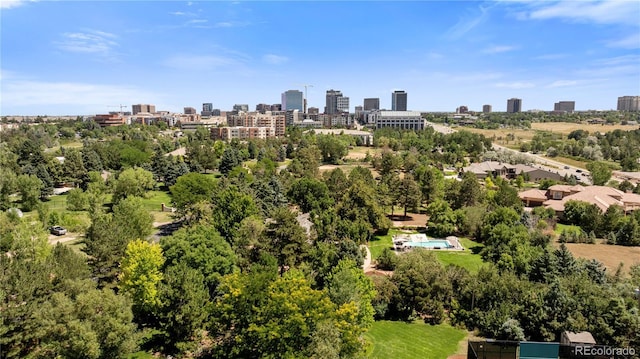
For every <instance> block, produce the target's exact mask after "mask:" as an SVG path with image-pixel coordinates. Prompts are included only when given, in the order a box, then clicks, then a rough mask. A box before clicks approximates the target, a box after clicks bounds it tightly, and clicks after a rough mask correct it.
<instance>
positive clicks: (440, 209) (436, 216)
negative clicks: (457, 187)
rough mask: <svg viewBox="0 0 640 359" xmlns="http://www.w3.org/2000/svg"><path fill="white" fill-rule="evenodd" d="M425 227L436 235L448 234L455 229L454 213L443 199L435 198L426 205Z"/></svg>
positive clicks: (443, 235)
mask: <svg viewBox="0 0 640 359" xmlns="http://www.w3.org/2000/svg"><path fill="white" fill-rule="evenodd" d="M427 214H428V215H429V222H428V223H427V229H428V230H429V232H430V233H431V234H433V235H434V236H436V237H445V236H449V235H451V234H453V233H455V231H456V215H455V212H454V211H453V210H452V209H451V207H449V203H447V202H446V201H445V200H442V199H437V200H435V201H432V202H431V203H430V204H429V205H428V206H427Z"/></svg>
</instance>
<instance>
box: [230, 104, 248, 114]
mask: <svg viewBox="0 0 640 359" xmlns="http://www.w3.org/2000/svg"><path fill="white" fill-rule="evenodd" d="M233 110H234V111H238V112H240V111H242V112H249V105H246V104H240V105H238V104H236V105H233Z"/></svg>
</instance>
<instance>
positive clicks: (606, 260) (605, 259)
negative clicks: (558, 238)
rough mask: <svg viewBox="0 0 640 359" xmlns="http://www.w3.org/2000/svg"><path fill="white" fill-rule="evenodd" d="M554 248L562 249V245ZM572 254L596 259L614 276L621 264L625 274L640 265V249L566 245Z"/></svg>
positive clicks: (555, 244)
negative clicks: (632, 267) (633, 266)
mask: <svg viewBox="0 0 640 359" xmlns="http://www.w3.org/2000/svg"><path fill="white" fill-rule="evenodd" d="M553 245H554V247H560V243H554V244H553ZM566 246H567V248H568V249H569V251H571V253H572V254H573V255H574V256H576V257H579V258H585V259H596V260H598V261H600V262H602V264H604V266H605V267H607V273H610V274H613V273H615V272H616V270H617V269H618V266H619V265H620V263H624V267H623V268H622V269H623V272H624V273H629V268H630V267H631V266H632V265H634V264H640V247H625V246H614V245H610V244H600V243H598V244H586V243H566Z"/></svg>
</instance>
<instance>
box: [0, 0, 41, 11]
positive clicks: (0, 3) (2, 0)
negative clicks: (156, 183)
mask: <svg viewBox="0 0 640 359" xmlns="http://www.w3.org/2000/svg"><path fill="white" fill-rule="evenodd" d="M30 2H36V1H35V0H0V9H12V8H15V7H18V6H21V5H24V4H26V3H30Z"/></svg>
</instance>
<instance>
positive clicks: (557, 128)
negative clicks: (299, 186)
mask: <svg viewBox="0 0 640 359" xmlns="http://www.w3.org/2000/svg"><path fill="white" fill-rule="evenodd" d="M636 128H637V127H636V126H628V125H590V124H581V123H569V122H533V123H532V124H531V129H518V128H499V129H495V130H487V129H480V128H471V127H458V128H457V129H458V130H463V129H464V130H467V131H469V132H473V133H479V134H482V135H484V136H485V137H487V138H490V139H492V140H493V142H495V143H497V144H499V145H502V146H506V147H510V148H518V147H519V146H520V144H521V143H523V142H529V141H531V140H532V139H533V136H534V135H535V134H536V132H537V131H549V132H554V133H559V134H562V135H564V136H567V135H568V134H570V133H571V132H572V131H575V130H586V131H589V133H596V132H602V133H606V132H610V131H613V130H623V131H631V130H635V129H636ZM509 135H512V138H513V139H512V140H507V136H509Z"/></svg>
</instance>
